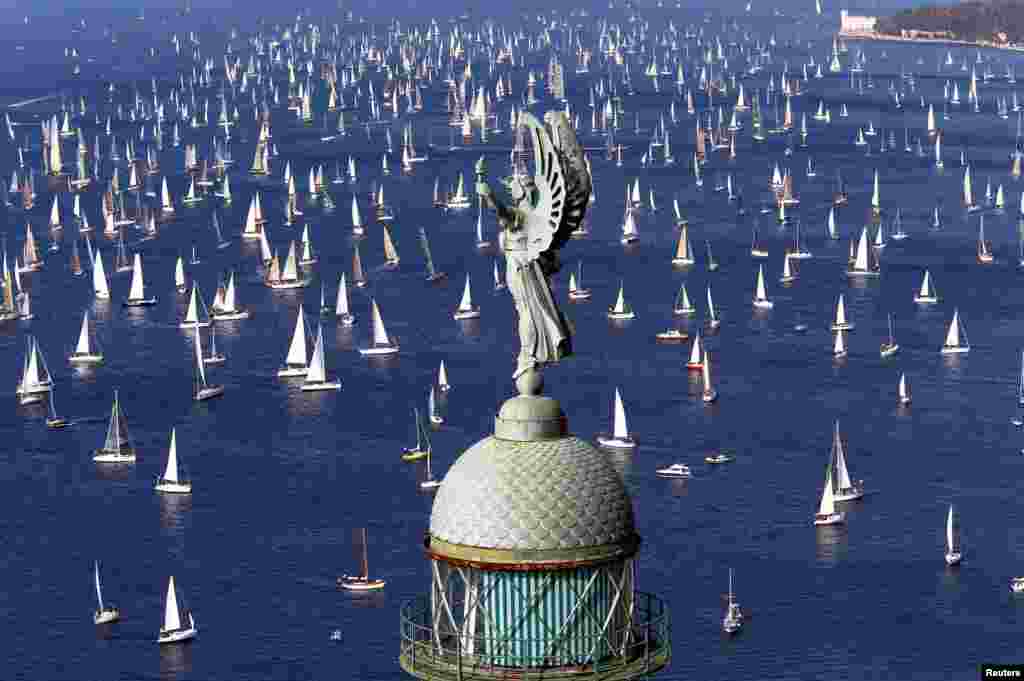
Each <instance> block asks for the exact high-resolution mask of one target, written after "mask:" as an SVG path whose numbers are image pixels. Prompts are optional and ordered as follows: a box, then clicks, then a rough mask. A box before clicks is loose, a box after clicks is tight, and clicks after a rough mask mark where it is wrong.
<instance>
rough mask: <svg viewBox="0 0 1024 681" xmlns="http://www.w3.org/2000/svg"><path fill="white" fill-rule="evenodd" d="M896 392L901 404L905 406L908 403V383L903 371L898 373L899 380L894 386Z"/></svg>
mask: <svg viewBox="0 0 1024 681" xmlns="http://www.w3.org/2000/svg"><path fill="white" fill-rule="evenodd" d="M896 394H897V395H898V396H899V401H900V404H901V405H903V406H906V405H908V404H910V383H909V382H908V381H907V375H906V374H905V373H901V374H900V382H899V385H898V386H897V388H896Z"/></svg>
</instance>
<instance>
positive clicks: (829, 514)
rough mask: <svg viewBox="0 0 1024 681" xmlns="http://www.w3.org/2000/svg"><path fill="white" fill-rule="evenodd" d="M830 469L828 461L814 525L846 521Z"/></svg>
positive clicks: (830, 463)
mask: <svg viewBox="0 0 1024 681" xmlns="http://www.w3.org/2000/svg"><path fill="white" fill-rule="evenodd" d="M839 333H842V332H841V331H840V332H839ZM832 468H833V466H832V461H831V460H830V461H829V465H828V467H827V468H826V469H825V487H824V489H822V491H821V503H819V504H818V512H817V513H815V514H814V524H815V525H838V524H840V523H843V522H845V521H846V514H845V513H843V512H842V511H837V510H836V502H835V498H834V497H833V495H832Z"/></svg>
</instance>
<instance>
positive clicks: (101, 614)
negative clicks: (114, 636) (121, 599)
mask: <svg viewBox="0 0 1024 681" xmlns="http://www.w3.org/2000/svg"><path fill="white" fill-rule="evenodd" d="M119 619H121V611H120V610H118V609H117V608H104V609H103V610H97V611H96V612H94V613H93V614H92V621H93V623H94V624H110V623H111V622H116V621H118V620H119Z"/></svg>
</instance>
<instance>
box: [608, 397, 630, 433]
mask: <svg viewBox="0 0 1024 681" xmlns="http://www.w3.org/2000/svg"><path fill="white" fill-rule="evenodd" d="M612 436H613V437H615V439H617V440H627V439H629V428H628V427H627V426H626V408H625V407H624V406H623V404H622V395H620V394H619V389H618V388H616V389H615V416H614V421H613V424H612Z"/></svg>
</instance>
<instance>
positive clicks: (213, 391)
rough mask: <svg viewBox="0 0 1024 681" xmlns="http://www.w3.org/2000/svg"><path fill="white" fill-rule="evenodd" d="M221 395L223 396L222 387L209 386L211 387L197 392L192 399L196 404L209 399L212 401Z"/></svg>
mask: <svg viewBox="0 0 1024 681" xmlns="http://www.w3.org/2000/svg"><path fill="white" fill-rule="evenodd" d="M223 394H224V386H222V385H211V386H208V387H206V388H201V389H200V390H199V391H197V392H196V394H195V397H194V399H195V401H196V402H202V401H204V400H209V399H212V398H214V397H220V396H221V395H223Z"/></svg>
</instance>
